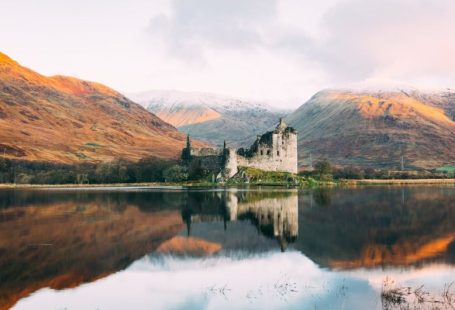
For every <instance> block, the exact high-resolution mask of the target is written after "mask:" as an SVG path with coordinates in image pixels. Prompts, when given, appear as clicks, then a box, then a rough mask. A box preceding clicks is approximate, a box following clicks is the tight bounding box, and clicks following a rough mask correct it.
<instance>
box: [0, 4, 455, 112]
mask: <svg viewBox="0 0 455 310" xmlns="http://www.w3.org/2000/svg"><path fill="white" fill-rule="evenodd" d="M454 16H455V1H453V0H282V1H281V0H248V1H245V0H154V1H146V0H128V1H126V0H104V1H101V0H98V1H96V0H90V1H89V0H78V1H67V0H39V1H38V0H36V1H35V0H0V42H1V45H0V51H2V52H4V53H6V54H8V55H9V56H11V57H12V58H14V59H16V60H18V61H19V62H20V63H22V64H23V65H25V66H28V67H30V68H32V69H34V70H36V71H38V72H41V73H44V74H47V75H54V74H64V75H73V76H76V77H79V78H83V79H87V80H93V81H98V82H101V83H104V84H106V85H108V86H111V87H113V88H115V89H117V90H120V91H122V92H125V93H131V92H137V91H145V90H150V89H177V90H184V91H205V92H212V93H220V94H225V95H232V96H237V97H245V98H254V99H260V100H266V101H269V102H270V103H272V104H275V105H280V106H287V107H296V106H299V105H300V104H301V103H303V102H304V101H306V100H307V99H308V98H309V97H310V96H311V95H313V94H314V93H315V92H316V91H318V90H321V89H323V88H330V87H342V86H346V85H352V84H363V83H371V81H373V83H382V82H385V81H386V82H387V81H400V82H404V83H410V84H413V85H416V86H422V87H432V88H447V87H453V86H454V85H455V56H454V55H455V18H454Z"/></svg>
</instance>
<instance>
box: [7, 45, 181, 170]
mask: <svg viewBox="0 0 455 310" xmlns="http://www.w3.org/2000/svg"><path fill="white" fill-rule="evenodd" d="M184 141H185V137H184V135H183V134H181V133H179V132H177V130H176V129H175V128H174V127H173V126H171V125H169V124H167V123H165V122H163V121H162V120H161V119H159V118H158V117H156V116H155V115H153V114H152V113H149V112H148V111H146V110H145V109H144V108H142V107H141V106H139V105H137V104H136V103H134V102H132V101H131V100H129V99H128V98H126V97H124V96H123V95H121V94H120V93H118V92H116V91H114V90H112V89H110V88H108V87H106V86H104V85H101V84H98V83H93V82H86V81H82V80H79V79H76V78H71V77H64V76H53V77H46V76H43V75H40V74H38V73H36V72H33V71H31V70H29V69H27V68H25V67H22V66H21V65H19V64H18V63H17V62H15V61H14V60H12V59H11V58H9V57H8V56H6V55H4V54H2V53H0V155H1V156H5V157H8V158H16V159H24V160H40V161H53V162H60V163H78V162H96V161H106V160H112V159H116V158H122V159H128V160H138V159H140V158H143V157H148V156H156V157H162V158H176V157H177V156H178V154H179V152H180V150H181V148H182V147H183V145H184Z"/></svg>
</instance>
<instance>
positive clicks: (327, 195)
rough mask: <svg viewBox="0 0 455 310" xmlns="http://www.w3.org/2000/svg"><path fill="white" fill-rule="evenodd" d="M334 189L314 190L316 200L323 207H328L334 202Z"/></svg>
mask: <svg viewBox="0 0 455 310" xmlns="http://www.w3.org/2000/svg"><path fill="white" fill-rule="evenodd" d="M331 195H332V191H331V190H330V189H329V188H318V189H316V190H314V192H313V199H314V201H315V202H316V203H317V204H318V205H319V206H321V207H327V206H329V205H330V204H331V203H332V197H331Z"/></svg>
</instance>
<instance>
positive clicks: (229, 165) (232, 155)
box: [224, 149, 238, 178]
mask: <svg viewBox="0 0 455 310" xmlns="http://www.w3.org/2000/svg"><path fill="white" fill-rule="evenodd" d="M237 171H238V156H237V154H236V152H235V150H234V149H227V150H226V153H225V163H224V174H225V176H226V177H228V178H232V177H233V176H234V175H235V174H236V173H237Z"/></svg>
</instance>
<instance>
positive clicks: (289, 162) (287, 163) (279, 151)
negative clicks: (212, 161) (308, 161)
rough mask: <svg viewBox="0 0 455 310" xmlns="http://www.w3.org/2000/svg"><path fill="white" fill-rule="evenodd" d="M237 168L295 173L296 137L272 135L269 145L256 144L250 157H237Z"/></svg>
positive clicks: (286, 134) (289, 133) (283, 134)
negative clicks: (254, 150) (255, 149)
mask: <svg viewBox="0 0 455 310" xmlns="http://www.w3.org/2000/svg"><path fill="white" fill-rule="evenodd" d="M237 164H238V166H243V167H252V168H257V169H261V170H265V171H285V172H291V173H297V135H296V134H295V133H292V132H283V133H273V134H272V141H271V143H270V144H267V143H260V144H258V147H257V151H256V152H255V153H254V154H253V156H251V157H246V156H241V155H237Z"/></svg>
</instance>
